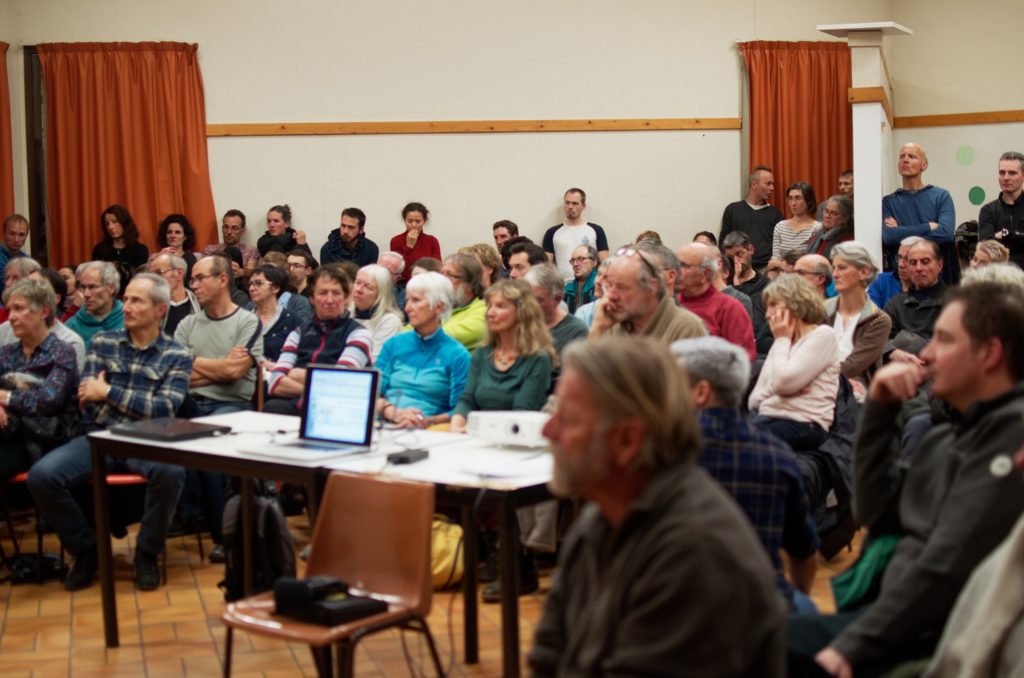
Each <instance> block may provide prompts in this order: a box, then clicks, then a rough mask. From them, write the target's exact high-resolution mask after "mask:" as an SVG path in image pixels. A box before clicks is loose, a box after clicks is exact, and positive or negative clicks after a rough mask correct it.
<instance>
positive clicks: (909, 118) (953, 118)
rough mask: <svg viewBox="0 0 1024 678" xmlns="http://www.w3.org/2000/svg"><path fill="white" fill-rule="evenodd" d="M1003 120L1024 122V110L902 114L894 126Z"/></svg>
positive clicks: (940, 124)
mask: <svg viewBox="0 0 1024 678" xmlns="http://www.w3.org/2000/svg"><path fill="white" fill-rule="evenodd" d="M1003 122H1024V110H1016V111H981V112H979V113H947V114H945V115H901V116H899V117H897V118H896V120H895V121H894V124H893V127H896V128H904V129H906V128H909V127H949V126H952V125H991V124H994V123H1003Z"/></svg>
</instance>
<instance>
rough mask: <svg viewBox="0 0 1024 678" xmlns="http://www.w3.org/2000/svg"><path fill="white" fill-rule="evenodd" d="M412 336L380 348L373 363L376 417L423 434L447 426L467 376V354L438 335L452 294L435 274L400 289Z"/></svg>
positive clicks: (397, 337) (392, 340)
mask: <svg viewBox="0 0 1024 678" xmlns="http://www.w3.org/2000/svg"><path fill="white" fill-rule="evenodd" d="M405 294H406V300H405V312H406V314H407V315H408V316H409V324H410V325H411V326H412V329H413V331H412V332H403V333H402V334H397V335H395V336H393V337H391V338H390V339H388V340H387V342H385V344H384V347H383V348H382V349H381V351H380V356H379V357H378V358H377V360H376V361H375V363H376V365H377V369H379V370H380V373H381V380H380V393H381V396H380V398H378V399H377V412H378V413H380V416H381V417H382V418H383V419H384V420H385V421H388V422H391V423H394V424H395V425H396V426H398V427H399V428H423V427H426V426H434V425H436V424H444V423H447V422H448V421H450V420H451V414H452V411H453V410H454V409H455V406H456V405H457V404H458V402H459V398H460V397H461V396H462V391H463V389H465V387H466V379H467V378H468V375H469V360H470V359H469V351H467V350H466V349H465V347H463V346H462V344H460V343H459V342H457V341H455V340H454V339H452V338H451V337H449V336H448V335H447V334H445V333H444V330H443V329H441V323H442V322H444V320H446V319H447V317H448V316H449V315H450V314H451V311H452V297H453V296H454V294H455V292H454V289H453V288H452V284H451V282H450V281H449V280H448V278H446V277H444V276H443V275H441V274H440V273H433V272H427V273H421V274H420V275H417V276H415V277H413V278H410V279H409V284H408V285H406V288H405Z"/></svg>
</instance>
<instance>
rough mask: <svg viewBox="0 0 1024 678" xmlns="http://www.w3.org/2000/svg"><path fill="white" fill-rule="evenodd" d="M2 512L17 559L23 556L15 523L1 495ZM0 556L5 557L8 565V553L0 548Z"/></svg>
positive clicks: (4, 560) (0, 508)
mask: <svg viewBox="0 0 1024 678" xmlns="http://www.w3.org/2000/svg"><path fill="white" fill-rule="evenodd" d="M0 510H2V511H3V512H4V522H5V523H6V524H7V534H8V535H10V537H11V547H12V548H13V549H14V557H15V558H17V557H18V556H20V555H21V548H20V546H19V544H18V535H17V534H16V533H15V531H14V521H13V520H11V512H10V510H9V509H8V508H7V502H6V501H4V500H3V496H2V495H0ZM0 554H2V555H3V562H4V564H5V565H6V564H8V562H9V561H8V558H7V553H6V552H5V551H4V550H3V547H0Z"/></svg>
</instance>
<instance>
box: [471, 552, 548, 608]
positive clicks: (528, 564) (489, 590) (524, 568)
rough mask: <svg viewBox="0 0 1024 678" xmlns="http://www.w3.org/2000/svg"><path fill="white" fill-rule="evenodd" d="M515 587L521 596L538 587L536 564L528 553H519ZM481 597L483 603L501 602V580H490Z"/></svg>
mask: <svg viewBox="0 0 1024 678" xmlns="http://www.w3.org/2000/svg"><path fill="white" fill-rule="evenodd" d="M516 588H517V589H518V591H517V592H516V594H517V595H520V596H523V595H526V594H527V593H533V592H534V591H537V590H539V589H540V580H539V578H538V576H537V565H536V563H534V561H533V555H532V554H530V553H526V552H523V553H520V556H519V581H518V583H517V586H516ZM483 599H484V602H485V603H500V602H501V580H500V579H498V580H496V581H493V582H491V583H490V584H488V585H487V586H485V587H484V592H483Z"/></svg>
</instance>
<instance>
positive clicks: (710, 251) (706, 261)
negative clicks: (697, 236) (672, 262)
mask: <svg viewBox="0 0 1024 678" xmlns="http://www.w3.org/2000/svg"><path fill="white" fill-rule="evenodd" d="M693 244H695V245H703V246H704V250H705V252H704V258H703V259H701V260H700V267H701V268H702V269H704V270H705V271H710V272H711V279H712V280H714V279H715V276H716V275H718V270H719V269H720V268H721V266H722V265H721V263H720V262H721V261H722V251H721V250H720V249H718V248H717V247H715V246H714V245H709V244H707V243H706V242H705V243H700V242H698V243H693ZM677 261H678V260H677Z"/></svg>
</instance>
